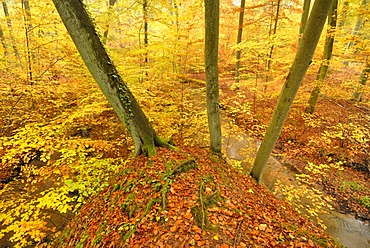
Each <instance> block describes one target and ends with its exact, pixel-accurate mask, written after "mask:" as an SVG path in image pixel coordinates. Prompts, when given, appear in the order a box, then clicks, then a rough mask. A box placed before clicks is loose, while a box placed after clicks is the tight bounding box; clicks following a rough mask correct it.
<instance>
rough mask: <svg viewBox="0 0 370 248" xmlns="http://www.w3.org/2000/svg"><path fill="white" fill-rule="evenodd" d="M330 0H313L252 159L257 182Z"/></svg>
mask: <svg viewBox="0 0 370 248" xmlns="http://www.w3.org/2000/svg"><path fill="white" fill-rule="evenodd" d="M332 2H333V0H316V1H315V2H314V5H313V8H312V11H311V15H310V17H309V19H308V22H307V26H306V28H305V31H304V33H303V36H302V41H301V46H300V47H299V48H298V51H297V54H296V57H295V59H294V62H293V65H292V67H291V68H290V71H289V74H288V76H287V78H286V81H285V84H284V86H283V89H282V90H281V93H280V96H279V99H278V102H277V104H276V107H275V110H274V113H273V115H272V117H271V120H270V124H269V126H268V128H267V130H266V133H265V136H264V138H263V141H262V143H261V146H260V148H259V150H258V152H257V157H256V159H255V161H254V165H253V169H252V171H251V176H252V177H253V178H255V179H256V180H257V181H258V183H260V182H261V178H262V175H263V172H264V170H265V168H266V163H267V160H268V158H269V156H270V154H271V152H272V149H273V148H274V146H275V144H276V141H277V140H278V138H279V135H280V133H281V130H282V128H283V125H284V122H285V120H286V117H287V115H288V112H289V109H290V108H291V106H292V102H293V100H294V98H295V96H296V94H297V91H298V88H299V86H300V84H301V82H302V80H303V77H304V75H305V74H306V72H307V69H308V66H309V64H310V61H311V59H312V57H313V54H314V52H315V49H316V46H317V43H318V41H319V38H320V34H321V32H322V29H323V27H324V24H325V20H326V17H327V16H328V12H329V9H330V6H331V4H332Z"/></svg>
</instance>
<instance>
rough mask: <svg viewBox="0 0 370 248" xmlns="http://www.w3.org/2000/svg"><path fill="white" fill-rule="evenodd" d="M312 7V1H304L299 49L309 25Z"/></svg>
mask: <svg viewBox="0 0 370 248" xmlns="http://www.w3.org/2000/svg"><path fill="white" fill-rule="evenodd" d="M310 6H311V0H304V1H303V13H302V16H301V25H300V27H299V38H298V47H299V45H300V43H301V40H302V34H303V32H304V29H305V28H306V25H307V20H308V16H309V14H310Z"/></svg>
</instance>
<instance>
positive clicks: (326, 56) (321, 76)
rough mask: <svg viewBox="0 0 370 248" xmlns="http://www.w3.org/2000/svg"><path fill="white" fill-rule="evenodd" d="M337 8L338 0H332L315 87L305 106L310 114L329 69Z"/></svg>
mask: <svg viewBox="0 0 370 248" xmlns="http://www.w3.org/2000/svg"><path fill="white" fill-rule="evenodd" d="M337 10H338V0H334V2H333V4H332V6H331V8H330V11H329V15H328V24H329V29H328V32H327V34H326V39H325V45H324V53H323V56H322V60H321V64H320V68H319V71H318V73H317V77H316V81H315V87H314V89H313V90H312V92H311V95H310V99H309V100H308V106H307V108H306V113H309V114H312V113H313V112H314V111H315V107H316V103H317V100H318V99H319V95H320V91H321V87H322V85H323V83H324V81H325V78H326V74H327V73H328V70H329V66H330V60H331V56H332V54H333V46H334V37H335V30H336V26H337Z"/></svg>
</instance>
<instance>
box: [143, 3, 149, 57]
mask: <svg viewBox="0 0 370 248" xmlns="http://www.w3.org/2000/svg"><path fill="white" fill-rule="evenodd" d="M143 13H144V17H143V19H144V48H145V49H147V48H148V44H149V40H148V26H149V25H148V0H144V2H143ZM144 61H145V63H148V61H149V59H148V53H147V52H145V59H144Z"/></svg>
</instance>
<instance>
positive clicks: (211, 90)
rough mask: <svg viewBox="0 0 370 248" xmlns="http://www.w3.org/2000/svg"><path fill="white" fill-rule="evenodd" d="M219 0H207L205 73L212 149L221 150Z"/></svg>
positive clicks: (217, 151)
mask: <svg viewBox="0 0 370 248" xmlns="http://www.w3.org/2000/svg"><path fill="white" fill-rule="evenodd" d="M219 6H220V1H219V0H205V69H206V71H205V73H206V90H207V116H208V128H209V133H210V146H211V151H213V152H216V153H220V152H221V122H220V113H219V86H218V39H219Z"/></svg>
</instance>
